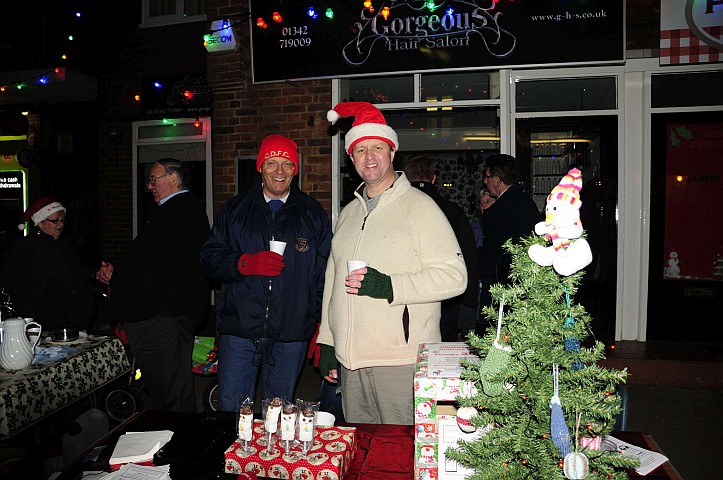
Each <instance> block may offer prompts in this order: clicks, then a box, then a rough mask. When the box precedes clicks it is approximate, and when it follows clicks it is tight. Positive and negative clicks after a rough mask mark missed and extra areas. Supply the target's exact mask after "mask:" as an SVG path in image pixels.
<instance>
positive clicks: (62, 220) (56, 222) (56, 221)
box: [45, 218, 65, 225]
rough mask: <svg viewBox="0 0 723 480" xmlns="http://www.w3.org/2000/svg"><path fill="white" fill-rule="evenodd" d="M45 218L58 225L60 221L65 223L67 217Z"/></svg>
mask: <svg viewBox="0 0 723 480" xmlns="http://www.w3.org/2000/svg"><path fill="white" fill-rule="evenodd" d="M45 220H46V221H48V222H50V223H52V224H53V225H57V224H59V223H62V224H65V218H56V219H55V220H53V219H51V218H46V219H45Z"/></svg>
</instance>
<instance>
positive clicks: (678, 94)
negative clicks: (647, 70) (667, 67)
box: [651, 71, 723, 108]
mask: <svg viewBox="0 0 723 480" xmlns="http://www.w3.org/2000/svg"><path fill="white" fill-rule="evenodd" d="M711 85H723V72H721V71H718V72H702V73H677V74H676V73H673V74H664V75H653V76H652V77H651V87H652V88H651V96H652V97H651V105H652V107H653V108H665V107H693V106H696V107H697V106H705V105H723V89H721V88H710V86H711Z"/></svg>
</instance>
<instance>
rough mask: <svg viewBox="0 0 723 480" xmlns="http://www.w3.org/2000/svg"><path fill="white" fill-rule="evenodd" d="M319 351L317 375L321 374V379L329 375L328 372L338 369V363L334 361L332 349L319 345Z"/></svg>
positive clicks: (334, 356) (334, 355) (328, 346)
mask: <svg viewBox="0 0 723 480" xmlns="http://www.w3.org/2000/svg"><path fill="white" fill-rule="evenodd" d="M319 349H320V350H321V353H320V354H319V373H321V376H322V377H326V376H327V375H329V371H330V370H336V369H338V368H339V362H338V361H337V359H336V353H334V347H332V346H330V345H324V344H323V343H320V344H319Z"/></svg>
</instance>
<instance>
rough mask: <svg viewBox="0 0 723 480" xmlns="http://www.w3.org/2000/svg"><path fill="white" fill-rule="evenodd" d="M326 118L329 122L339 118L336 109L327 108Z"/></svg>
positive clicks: (334, 121)
mask: <svg viewBox="0 0 723 480" xmlns="http://www.w3.org/2000/svg"><path fill="white" fill-rule="evenodd" d="M326 119H327V120H329V122H331V123H336V121H337V120H339V114H338V113H336V110H329V111H328V112H326Z"/></svg>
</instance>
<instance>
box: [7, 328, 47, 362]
mask: <svg viewBox="0 0 723 480" xmlns="http://www.w3.org/2000/svg"><path fill="white" fill-rule="evenodd" d="M0 327H1V328H0V366H2V367H3V368H4V369H5V370H20V369H22V368H25V367H27V366H28V365H30V364H31V363H32V362H33V356H34V355H35V345H37V344H38V341H39V340H40V335H38V336H37V337H35V339H34V340H33V342H32V343H31V342H30V340H28V335H27V330H28V328H29V327H36V328H37V329H38V331H41V330H42V327H41V326H40V324H39V323H37V322H27V321H26V320H25V319H22V318H8V319H7V320H4V321H3V322H0Z"/></svg>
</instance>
